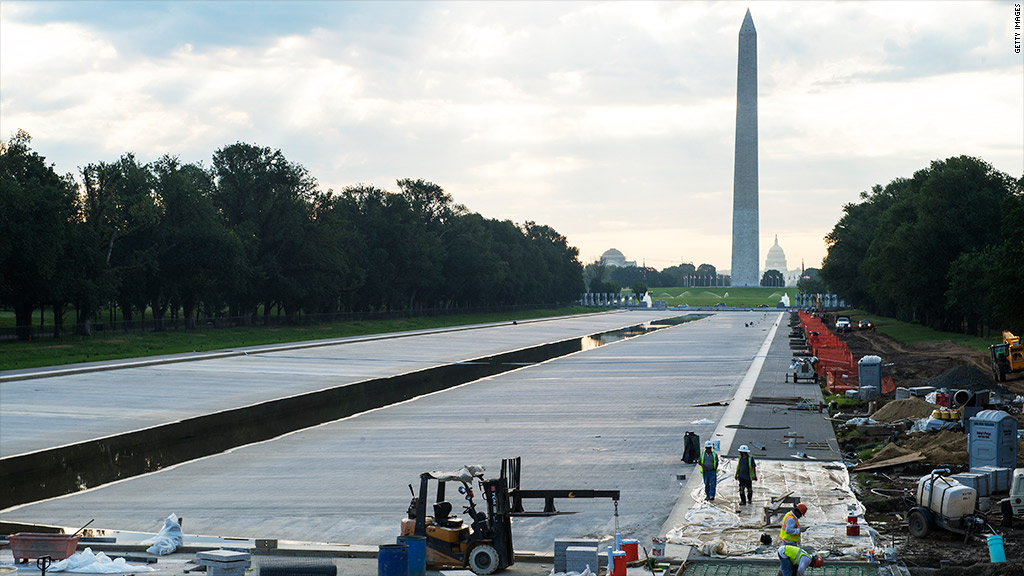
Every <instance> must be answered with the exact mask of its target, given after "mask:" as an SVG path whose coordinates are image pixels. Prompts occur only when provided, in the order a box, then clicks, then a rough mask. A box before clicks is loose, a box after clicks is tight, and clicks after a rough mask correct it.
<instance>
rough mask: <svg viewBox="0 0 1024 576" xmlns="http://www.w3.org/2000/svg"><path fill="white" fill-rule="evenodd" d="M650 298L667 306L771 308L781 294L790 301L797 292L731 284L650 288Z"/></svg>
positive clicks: (792, 289) (794, 290)
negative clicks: (761, 306)
mask: <svg viewBox="0 0 1024 576" xmlns="http://www.w3.org/2000/svg"><path fill="white" fill-rule="evenodd" d="M650 291H651V292H650V293H651V299H652V300H665V301H666V302H668V305H669V306H679V305H682V304H686V305H688V306H714V305H715V304H718V303H719V302H723V303H725V305H726V306H735V307H737V308H755V307H757V306H758V305H760V304H765V305H767V306H770V307H772V308H774V307H775V305H776V304H777V303H778V302H779V299H780V298H782V295H783V294H789V301H790V303H792V302H793V301H794V297H795V296H796V294H797V289H796V288H795V287H789V288H758V287H752V288H740V287H733V286H718V287H715V286H703V287H691V288H660V287H659V288H651V289H650Z"/></svg>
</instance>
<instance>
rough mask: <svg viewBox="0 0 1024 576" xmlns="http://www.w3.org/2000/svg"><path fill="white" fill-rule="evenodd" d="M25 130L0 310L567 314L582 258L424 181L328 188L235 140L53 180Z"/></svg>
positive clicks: (543, 230)
mask: <svg viewBox="0 0 1024 576" xmlns="http://www.w3.org/2000/svg"><path fill="white" fill-rule="evenodd" d="M30 142H31V137H30V136H29V135H28V134H27V133H25V132H24V131H20V130H19V131H18V132H17V133H15V134H14V135H13V136H12V137H11V139H10V140H9V141H8V142H0V305H2V306H4V307H8V308H13V309H14V311H15V317H16V323H17V326H18V336H19V338H23V339H27V338H29V337H30V336H31V329H32V328H31V325H32V321H31V318H32V314H33V311H34V310H38V309H41V308H44V307H46V308H52V309H53V312H54V325H55V330H57V331H58V332H59V331H61V330H63V325H64V319H65V316H66V315H67V314H69V313H70V312H72V311H73V313H74V322H75V330H76V331H77V332H79V333H83V334H88V333H89V332H90V330H91V328H90V327H91V323H92V322H93V321H94V320H95V318H96V316H97V314H98V311H99V310H100V309H101V307H105V306H111V305H113V306H116V307H117V308H118V309H119V310H120V313H121V315H122V317H123V319H124V320H126V321H131V320H132V319H133V318H134V317H137V315H144V314H145V313H146V310H147V309H148V310H151V314H152V320H153V323H154V325H155V326H156V328H157V329H160V327H161V326H162V325H163V322H164V319H165V318H166V317H167V316H168V315H172V316H176V315H179V314H180V315H181V317H182V318H183V319H184V320H185V322H186V325H187V326H188V327H194V326H195V322H196V320H197V319H198V318H200V317H206V318H212V317H222V316H226V317H231V318H240V319H241V320H240V321H241V322H242V323H243V324H248V323H252V322H256V321H258V314H259V313H260V311H262V314H263V315H270V314H272V313H273V311H275V310H276V311H277V313H278V314H282V313H283V314H284V315H285V317H286V318H293V317H295V316H296V315H299V314H318V313H332V312H345V311H381V310H416V309H422V308H452V307H477V306H508V305H533V304H555V303H567V302H571V301H573V300H575V299H577V298H578V297H579V294H580V293H581V292H582V291H583V287H584V285H583V267H582V265H581V264H580V262H579V258H578V255H579V252H578V250H577V249H576V248H575V247H573V246H569V245H568V243H567V241H566V238H565V237H564V236H562V235H561V234H559V233H558V232H556V231H555V230H553V229H552V228H550V227H548V226H545V225H542V224H538V223H535V222H529V221H528V222H526V223H524V224H516V223H513V222H511V221H508V220H494V219H488V218H484V217H483V216H481V215H480V214H477V213H473V212H470V211H469V210H468V209H467V208H466V207H465V206H462V205H459V204H456V203H455V202H454V201H453V198H452V196H451V195H450V194H448V193H447V192H445V190H444V189H443V188H442V187H441V186H439V185H437V184H434V183H431V182H427V181H424V180H421V179H418V180H412V179H403V180H399V181H398V182H397V185H398V190H395V191H389V190H385V189H382V188H377V187H375V186H370V185H364V184H359V185H354V186H349V187H346V188H345V189H344V190H342V191H341V192H340V193H334V191H332V190H330V189H328V190H323V189H321V188H320V187H319V185H318V184H317V181H316V179H315V178H313V177H312V176H311V175H310V174H309V172H308V171H307V170H306V169H305V168H304V167H303V166H301V165H299V164H297V163H294V162H291V161H289V160H287V159H286V158H285V156H284V155H283V154H282V153H281V151H280V150H273V149H271V148H267V147H261V146H257V145H254V144H247V143H241V142H239V143H235V144H231V145H228V146H225V147H223V148H220V149H218V150H217V151H216V152H214V154H213V159H212V165H211V166H210V167H204V166H203V165H202V164H201V163H183V162H181V161H179V159H178V158H177V157H174V156H170V155H165V156H163V157H161V158H160V159H158V160H156V161H154V162H151V163H143V162H141V161H139V160H138V159H137V158H136V157H135V155H134V154H131V153H126V154H124V155H122V156H121V157H120V158H119V159H117V160H116V161H113V162H96V163H92V164H89V165H87V166H85V167H84V168H80V175H79V176H80V181H76V179H75V177H74V176H73V175H71V174H66V175H63V176H62V175H58V174H57V173H56V172H55V170H54V167H53V166H52V165H47V164H46V161H45V158H44V157H43V156H40V155H39V154H38V153H37V152H35V151H33V150H32V149H31V147H30Z"/></svg>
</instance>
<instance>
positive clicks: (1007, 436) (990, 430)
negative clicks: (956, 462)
mask: <svg viewBox="0 0 1024 576" xmlns="http://www.w3.org/2000/svg"><path fill="white" fill-rule="evenodd" d="M970 423H971V427H970V432H969V433H968V435H967V459H968V462H969V466H968V467H969V468H972V469H973V468H980V467H982V466H998V467H1003V468H1014V467H1016V465H1017V420H1016V419H1015V418H1014V417H1013V416H1010V415H1009V414H1007V413H1006V412H1003V411H1002V410H982V411H981V412H978V414H977V416H974V417H972V418H971V419H970Z"/></svg>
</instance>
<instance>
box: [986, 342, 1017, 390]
mask: <svg viewBox="0 0 1024 576" xmlns="http://www.w3.org/2000/svg"><path fill="white" fill-rule="evenodd" d="M989 350H991V352H992V375H993V376H994V377H995V379H996V381H997V382H1006V375H1007V374H1011V373H1014V372H1024V345H1021V343H1020V336H1015V335H1014V334H1013V332H1010V331H1008V330H1007V331H1004V332H1003V341H1002V342H1001V343H999V344H993V345H992V346H989Z"/></svg>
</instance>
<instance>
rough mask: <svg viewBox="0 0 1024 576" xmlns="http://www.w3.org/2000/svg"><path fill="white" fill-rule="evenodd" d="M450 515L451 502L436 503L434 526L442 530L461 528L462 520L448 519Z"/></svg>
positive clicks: (457, 518)
mask: <svg viewBox="0 0 1024 576" xmlns="http://www.w3.org/2000/svg"><path fill="white" fill-rule="evenodd" d="M451 515H452V503H451V502H436V503H434V524H436V525H438V526H441V527H443V528H459V527H461V526H462V518H459V517H458V516H455V517H454V518H449V517H450V516H451Z"/></svg>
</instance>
